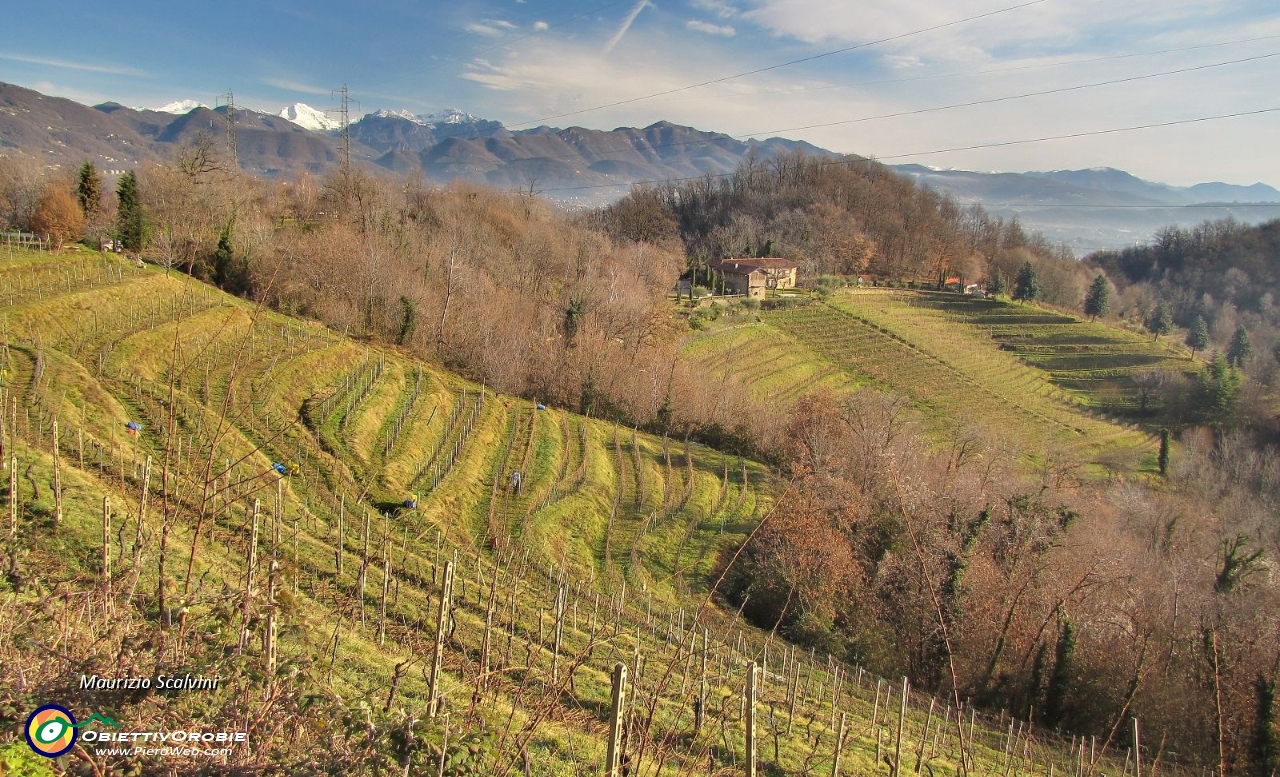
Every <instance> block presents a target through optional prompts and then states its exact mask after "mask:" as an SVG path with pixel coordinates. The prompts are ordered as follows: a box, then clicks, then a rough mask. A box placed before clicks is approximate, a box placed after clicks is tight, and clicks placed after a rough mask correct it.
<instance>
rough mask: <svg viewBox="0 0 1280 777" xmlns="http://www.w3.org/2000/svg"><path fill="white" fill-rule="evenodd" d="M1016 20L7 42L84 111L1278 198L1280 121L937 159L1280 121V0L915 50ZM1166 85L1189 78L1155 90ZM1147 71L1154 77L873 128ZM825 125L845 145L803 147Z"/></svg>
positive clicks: (329, 7) (364, 6)
mask: <svg viewBox="0 0 1280 777" xmlns="http://www.w3.org/2000/svg"><path fill="white" fill-rule="evenodd" d="M1024 1H1025V0H1024ZM1019 4H1020V3H1019V0H651V1H648V2H646V0H487V1H486V2H476V3H439V2H421V1H419V2H414V1H412V0H372V2H363V3H359V4H354V3H335V2H331V1H330V0H315V1H314V2H311V3H307V4H303V3H296V2H287V1H286V0H259V1H258V2H247V1H246V0H224V1H223V2H220V3H216V4H211V3H198V4H197V3H190V4H188V3H173V2H154V1H150V0H148V1H142V2H138V1H129V0H125V1H123V2H118V3H113V4H102V3H90V2H86V1H85V0H62V1H61V2H57V3H35V2H27V3H17V4H14V6H16V7H10V8H8V9H7V10H6V27H8V28H9V29H10V31H11V32H12V31H13V30H21V31H22V34H21V35H14V34H8V35H6V36H4V40H3V42H0V80H3V81H9V82H12V83H17V84H20V85H22V86H27V87H30V88H34V89H38V90H40V91H42V92H46V93H50V94H56V95H61V96H65V97H70V98H72V99H76V100H79V101H81V102H85V103H97V102H101V101H104V100H115V101H118V102H121V103H125V104H128V105H144V106H151V107H157V106H160V105H163V104H165V103H168V102H171V101H174V100H179V99H184V98H186V99H196V100H198V101H201V102H204V103H207V104H213V103H214V102H215V100H216V99H217V95H219V94H220V93H223V92H225V91H226V90H227V89H233V90H234V91H235V95H236V101H237V103H239V104H242V105H245V106H247V107H250V108H254V109H258V110H270V111H273V112H276V111H279V109H280V108H282V107H283V106H285V105H288V104H291V103H294V102H305V103H307V104H309V105H312V106H314V107H317V108H321V109H327V108H332V107H334V106H335V101H334V99H333V98H332V96H331V90H332V89H333V88H334V87H337V86H339V85H341V84H344V83H345V84H347V85H348V87H349V88H350V90H351V96H352V99H354V100H358V101H359V104H360V108H361V110H363V111H372V110H375V109H378V108H391V109H409V110H411V111H414V112H427V111H431V110H438V109H441V108H445V107H459V108H462V109H464V110H467V111H469V112H471V113H474V114H477V115H480V116H483V117H485V118H492V119H498V120H500V121H502V122H504V123H506V124H507V125H508V126H513V127H515V126H531V125H532V123H536V122H537V121H538V120H540V119H548V117H553V116H557V115H560V114H572V115H569V116H561V117H559V118H554V119H548V120H547V121H546V123H549V124H552V125H554V126H570V125H575V124H576V125H580V126H586V127H594V128H601V129H611V128H613V127H617V126H624V125H626V126H644V125H647V124H651V123H653V122H655V121H659V120H663V119H666V120H669V121H673V122H676V123H679V124H688V125H692V126H695V127H698V128H700V129H711V130H718V131H723V132H727V133H730V134H734V135H743V136H745V135H747V134H756V135H760V136H764V135H768V134H782V135H784V136H787V137H794V138H800V139H804V140H808V141H810V142H812V143H815V144H817V145H820V146H823V147H825V148H829V149H831V150H834V151H840V152H854V153H860V154H866V155H875V156H878V157H882V158H886V159H892V160H893V161H903V162H905V161H913V162H919V163H921V164H929V165H933V166H937V167H958V168H966V169H980V170H1009V171H1022V170H1048V169H1062V168H1082V167H1098V166H1113V167H1120V168H1123V169H1126V170H1129V171H1131V172H1133V173H1135V174H1137V175H1140V176H1142V177H1144V178H1149V179H1153V180H1161V181H1166V182H1169V183H1174V184H1189V183H1194V182H1197V181H1205V180H1223V181H1227V182H1231V183H1242V184H1248V183H1253V182H1255V181H1264V182H1268V183H1271V184H1273V185H1277V186H1280V144H1278V143H1277V142H1276V139H1277V138H1280V112H1275V113H1267V114H1262V115H1255V116H1249V117H1241V118H1235V119H1225V120H1221V121H1209V122H1203V123H1199V124H1192V125H1184V126H1172V127H1165V128H1159V129H1151V130H1147V131H1142V132H1129V133H1115V134H1109V135H1090V136H1086V137H1080V138H1075V139H1069V140H1057V141H1051V142H1043V143H1032V144H1024V145H1011V146H1003V147H999V148H988V149H974V150H969V151H963V152H952V153H920V152H938V151H940V150H942V149H952V148H956V147H962V146H974V145H984V144H991V143H1001V142H1005V141H1011V140H1023V139H1028V138H1039V137H1046V136H1051V135H1064V134H1072V133H1082V132H1091V131H1094V130H1100V129H1109V128H1115V127H1126V126H1133V125H1138V124H1152V123H1161V122H1170V121H1180V120H1184V119H1191V118H1199V117H1206V116H1213V115H1219V114H1227V113H1236V112H1240V111H1248V110H1257V109H1261V108H1280V90H1277V89H1276V87H1275V85H1276V84H1278V83H1280V6H1277V5H1276V3H1275V2H1274V0H1237V1H1236V2H1222V1H1221V0H1126V1H1124V2H1117V1H1116V0H1042V1H1041V2H1036V3H1032V4H1030V5H1026V6H1025V7H1022V8H1017V9H1015V10H1008V11H1005V12H1002V13H995V14H993V15H990V16H986V17H985V18H982V19H978V20H975V21H971V22H967V23H962V24H954V25H951V26H947V27H944V28H942V29H936V30H932V31H928V32H917V31H921V30H925V29H926V28H930V27H935V26H938V25H942V24H946V23H948V22H952V21H955V20H959V19H964V18H967V17H971V16H976V15H979V14H984V13H988V12H993V11H999V10H1001V9H1004V8H1009V7H1011V6H1016V5H1019ZM913 33H916V34H913ZM899 36H900V37H899ZM891 37H893V38H896V39H895V40H891V41H887V42H882V43H874V42H875V41H879V40H881V39H884V38H891ZM869 43H871V44H873V45H866V46H864V47H862V48H859V49H856V50H854V51H848V52H845V53H841V54H835V55H832V56H824V57H820V58H818V59H813V60H811V61H808V62H805V63H802V64H797V65H792V66H788V67H781V68H777V69H773V70H769V71H767V72H764V73H758V74H756V75H751V76H746V77H742V78H736V79H730V80H725V81H721V82H720V83H716V84H713V85H710V86H706V87H701V88H697V89H689V90H685V91H679V92H676V93H674V94H669V95H666V96H663V97H656V98H652V99H643V100H635V101H632V102H627V103H626V104H623V105H618V106H614V107H611V108H606V109H602V110H585V109H591V108H595V107H596V106H600V105H603V104H606V103H614V102H618V101H622V100H629V99H631V98H636V97H643V96H646V95H652V94H654V93H657V92H664V91H668V90H676V89H680V88H682V87H686V86H688V85H691V84H695V83H700V82H704V81H709V80H715V79H721V78H723V77H725V76H729V75H732V74H736V73H742V72H746V71H750V70H754V69H757V68H762V67H768V66H771V65H776V64H779V63H783V62H788V61H791V60H795V59H801V58H805V57H813V56H815V55H820V54H825V53H827V52H831V51H834V50H837V49H842V48H847V47H850V46H856V45H860V44H869ZM1213 44H1224V45H1213ZM1157 52H1161V53H1157ZM1237 60H1249V61H1243V62H1241V61H1237ZM1228 62H1231V63H1233V64H1223V63H1228ZM1191 68H1201V69H1198V70H1189V69H1191ZM1172 70H1184V71H1188V72H1182V73H1175V74H1171V75H1160V76H1157V75H1155V74H1159V73H1165V72H1167V71H1172ZM1144 76H1152V77H1150V78H1139V80H1133V81H1129V82H1127V83H1122V84H1112V85H1108V86H1098V87H1087V88H1078V89H1073V90H1072V91H1064V92H1059V93H1056V94H1052V95H1040V96H1034V97H1026V98H1021V99H1007V100H1003V101H1001V102H994V103H991V102H987V103H985V104H980V105H973V106H969V107H964V108H954V109H949V110H939V111H932V110H930V111H927V112H924V113H915V114H914V115H908V116H898V117H894V118H876V117H880V116H883V115H885V114H894V113H910V112H913V111H921V110H924V109H932V108H935V107H937V106H942V105H950V104H954V103H970V102H983V101H988V100H995V99H1002V98H1007V97H1011V96H1014V95H1021V94H1026V93H1029V92H1040V91H1046V90H1054V89H1064V88H1071V87H1085V86H1086V85H1089V84H1095V83H1097V82H1101V81H1112V80H1117V79H1124V78H1134V77H1144ZM580 111H584V112H580ZM820 124H826V125H832V124H834V126H825V127H815V128H812V129H804V130H799V129H793V128H798V127H811V126H812V125H820ZM779 130H787V131H785V132H777V131H779Z"/></svg>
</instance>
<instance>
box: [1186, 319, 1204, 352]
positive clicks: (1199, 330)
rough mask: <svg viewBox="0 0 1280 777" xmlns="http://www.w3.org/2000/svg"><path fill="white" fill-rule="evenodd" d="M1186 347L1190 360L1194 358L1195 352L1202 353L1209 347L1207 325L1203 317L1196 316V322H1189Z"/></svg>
mask: <svg viewBox="0 0 1280 777" xmlns="http://www.w3.org/2000/svg"><path fill="white" fill-rule="evenodd" d="M1186 342H1187V347H1188V348H1190V349H1191V358H1192V359H1194V358H1196V351H1203V350H1204V349H1206V348H1208V347H1209V325H1208V324H1207V323H1205V320H1204V316H1196V320H1195V321H1193V322H1191V329H1190V330H1189V331H1188V332H1187V341H1186Z"/></svg>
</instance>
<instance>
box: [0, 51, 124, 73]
mask: <svg viewBox="0 0 1280 777" xmlns="http://www.w3.org/2000/svg"><path fill="white" fill-rule="evenodd" d="M0 59H7V60H10V61H12V62H25V63H27V64H29V65H47V66H49V67H57V68H62V69H64V70H79V71H81V72H85V73H107V74H109V75H116V76H139V77H142V76H146V75H147V73H146V71H143V70H139V69H137V68H136V67H128V66H125V65H113V64H89V63H85V62H72V61H70V60H66V59H55V58H53V57H30V56H26V55H25V54H0Z"/></svg>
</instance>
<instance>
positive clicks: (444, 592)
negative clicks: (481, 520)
mask: <svg viewBox="0 0 1280 777" xmlns="http://www.w3.org/2000/svg"><path fill="white" fill-rule="evenodd" d="M452 598H453V562H452V561H448V562H445V565H444V580H443V581H442V582H441V585H440V611H439V615H438V616H437V618H436V645H435V651H434V653H433V654H432V658H431V677H430V680H429V683H428V687H427V698H429V699H430V704H429V707H428V709H429V711H430V716H431V717H433V718H434V717H435V716H436V713H438V712H439V711H440V665H441V664H442V663H443V662H444V640H445V635H446V634H447V633H448V630H449V604H450V600H451V599H452Z"/></svg>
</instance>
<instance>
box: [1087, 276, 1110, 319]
mask: <svg viewBox="0 0 1280 777" xmlns="http://www.w3.org/2000/svg"><path fill="white" fill-rule="evenodd" d="M1110 310H1111V284H1110V283H1108V282H1107V276H1105V275H1103V274H1101V273H1099V274H1098V277H1096V278H1094V279H1093V284H1092V285H1091V286H1090V287H1089V293H1088V294H1087V295H1085V298H1084V314H1085V315H1086V316H1088V317H1089V320H1090V321H1092V320H1094V319H1096V318H1097V317H1098V316H1105V315H1106V314H1107V313H1108V312H1109V311H1110Z"/></svg>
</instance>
